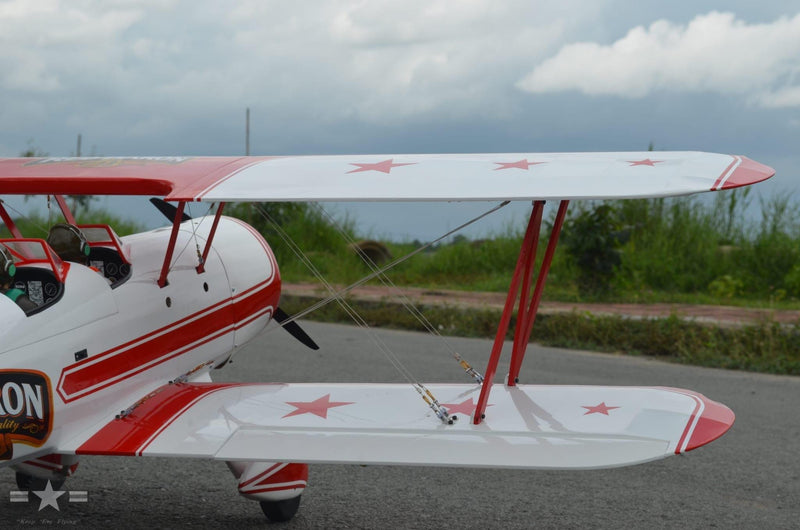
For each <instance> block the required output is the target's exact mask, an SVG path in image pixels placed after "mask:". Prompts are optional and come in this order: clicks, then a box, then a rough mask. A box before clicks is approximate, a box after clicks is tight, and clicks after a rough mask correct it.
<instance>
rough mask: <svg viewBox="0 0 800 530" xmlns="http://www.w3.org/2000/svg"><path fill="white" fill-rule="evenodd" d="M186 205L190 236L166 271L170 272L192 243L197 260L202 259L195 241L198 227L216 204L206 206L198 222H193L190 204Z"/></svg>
mask: <svg viewBox="0 0 800 530" xmlns="http://www.w3.org/2000/svg"><path fill="white" fill-rule="evenodd" d="M186 204H187V205H188V206H189V214H188V215H189V217H190V218H191V222H192V235H191V236H190V237H189V238H188V239H187V240H186V244H185V245H184V246H183V248H182V249H181V250H180V252H178V255H177V256H175V257H174V258H173V259H172V263H170V265H169V269H168V271H172V267H173V265H175V264H176V263H178V261H179V260H180V257H181V256H182V255H183V253H184V252H186V249H188V248H189V245H191V244H192V241H194V242H195V246H197V256H198V260H199V261H202V260H201V259H200V258H201V257H202V254H201V253H200V246H199V244H198V242H197V241H198V240H197V230H199V229H200V227H201V226H202V225H203V221H205V219H206V217H208V216H209V215H210V214H211V209H212V208H213V207H214V204H216V203H213V202H212V203H210V204H209V205H208V210H206V213H204V214H203V216H202V217H201V218H200V220H199V222H195V221H196V219H195V217H194V216H192V215H191V213H192V203H190V202H187V203H186Z"/></svg>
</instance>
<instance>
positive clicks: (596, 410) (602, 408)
mask: <svg viewBox="0 0 800 530" xmlns="http://www.w3.org/2000/svg"><path fill="white" fill-rule="evenodd" d="M582 407H583V408H585V409H586V411H587V412H586V413H585V414H584V416H586V415H588V414H605V415H606V416H608V411H609V410H614V409H618V408H619V407H609V406H608V405H606V402H605V401H603V402H602V403H600V404H599V405H595V406H593V407H588V406H586V405H582Z"/></svg>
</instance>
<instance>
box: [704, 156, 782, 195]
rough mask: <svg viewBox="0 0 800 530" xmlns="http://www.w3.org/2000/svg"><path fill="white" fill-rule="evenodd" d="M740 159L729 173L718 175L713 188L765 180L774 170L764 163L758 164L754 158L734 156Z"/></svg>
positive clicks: (725, 187) (724, 187)
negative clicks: (718, 177)
mask: <svg viewBox="0 0 800 530" xmlns="http://www.w3.org/2000/svg"><path fill="white" fill-rule="evenodd" d="M736 158H740V159H741V163H740V164H739V165H738V166H735V169H734V170H733V171H732V172H731V173H730V174H729V175H725V174H723V176H721V177H720V179H719V180H718V181H717V183H716V184H715V185H714V188H712V189H714V190H728V189H732V188H739V187H741V186H749V185H750V184H755V183H757V182H761V181H764V180H767V179H768V178H770V177H772V176H773V175H774V174H775V170H774V169H772V168H771V167H769V166H765V165H764V164H759V163H758V162H756V161H755V160H750V159H749V158H747V157H746V156H740V157H736Z"/></svg>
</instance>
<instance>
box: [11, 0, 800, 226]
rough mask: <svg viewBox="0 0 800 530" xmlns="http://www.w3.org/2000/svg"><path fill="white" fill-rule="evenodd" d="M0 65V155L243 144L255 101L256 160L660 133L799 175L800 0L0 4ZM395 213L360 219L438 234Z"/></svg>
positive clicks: (213, 151)
mask: <svg viewBox="0 0 800 530" xmlns="http://www.w3.org/2000/svg"><path fill="white" fill-rule="evenodd" d="M0 72H1V73H0V156H16V155H18V154H19V153H20V152H21V151H23V150H24V149H26V148H27V147H28V146H34V147H36V148H38V149H40V150H42V151H45V152H47V153H49V154H51V155H54V156H66V155H71V154H75V151H76V139H77V135H78V134H79V133H80V134H82V137H83V148H82V151H83V154H84V155H87V154H97V155H235V154H243V153H244V143H245V142H244V116H245V108H247V107H249V108H250V109H251V153H252V154H338V153H413V152H497V151H504V152H512V151H584V150H644V149H646V148H647V146H648V144H649V143H650V142H652V143H653V144H654V145H655V147H656V149H667V150H683V149H692V150H703V151H714V152H723V153H733V154H744V155H747V156H749V157H751V158H753V159H755V160H758V161H759V162H762V163H765V164H768V165H771V166H773V167H774V168H775V169H776V170H777V171H778V175H777V176H776V177H775V178H774V179H773V181H772V182H770V183H769V184H767V185H765V186H762V188H763V189H762V190H761V191H762V194H767V195H768V194H770V193H775V192H781V193H783V192H784V191H786V190H793V189H795V188H796V187H797V186H798V185H800V153H798V150H799V149H798V148H799V147H800V141H799V140H800V8H799V7H797V3H796V1H794V2H789V1H777V0H776V1H769V0H767V1H762V2H752V1H740V0H729V1H725V2H722V1H709V2H687V1H683V0H677V1H675V2H670V3H666V2H662V1H646V0H640V1H637V2H623V1H615V0H592V1H577V0H560V1H559V2H544V1H537V0H507V1H497V0H460V1H459V0H404V1H402V2H400V1H383V0H372V1H366V0H362V1H348V0H339V1H310V2H289V1H266V0H249V1H239V2H221V1H210V0H192V1H188V0H187V1H183V0H142V1H134V0H102V1H101V0H70V1H66V0H64V1H61V0H37V1H35V2H31V1H28V0H0ZM486 207H487V208H488V206H486ZM398 208H399V209H397V210H391V211H389V210H387V209H385V208H381V209H378V210H371V211H370V210H369V209H365V210H358V211H355V213H354V214H353V215H355V216H356V217H357V218H358V219H359V220H360V221H361V222H362V224H363V225H364V226H365V227H367V228H371V229H372V230H373V232H377V235H381V234H384V233H389V232H391V233H394V234H406V235H409V236H411V237H420V238H425V237H431V236H433V235H434V232H437V231H440V230H439V227H438V226H436V227H431V225H432V223H431V222H430V220H425V221H423V222H421V221H420V219H423V220H424V219H427V218H426V215H427V214H418V213H417V207H416V206H411V205H402V206H400V207H398ZM482 208H483V206H480V207H473V208H472V209H459V208H455V209H453V208H452V207H450V208H449V209H447V208H443V209H442V211H444V210H448V212H452V213H442V214H441V218H442V219H444V220H443V221H442V223H443V224H442V226H441V228H442V229H445V228H448V227H453V226H455V225H456V224H458V223H459V222H460V220H461V219H462V218H466V217H469V215H470V212H472V211H478V210H481V209H482ZM462 212H464V213H463V214H462ZM383 217H389V218H391V222H392V223H394V224H397V220H398V218H399V219H400V220H401V221H402V224H403V226H404V227H405V228H402V229H398V230H396V231H393V230H391V229H390V228H387V227H386V225H385V224H382V223H384V222H385V221H384V219H382V218H383ZM404 230H405V231H404ZM429 230H433V231H429Z"/></svg>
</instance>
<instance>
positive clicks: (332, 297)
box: [257, 201, 509, 424]
mask: <svg viewBox="0 0 800 530" xmlns="http://www.w3.org/2000/svg"><path fill="white" fill-rule="evenodd" d="M508 203H509V201H504V202H502V203H501V204H499V205H497V206H495V207H493V208H491V209H490V210H488V211H487V212H485V213H483V214H481V215H479V216H477V217H475V218H473V219H472V220H470V221H468V222H466V223H464V224H462V225H460V226H458V227H457V228H455V229H453V230H451V231H449V232H447V233H446V234H444V235H443V236H441V237H439V238H437V239H435V240H433V241H430V242H429V243H427V244H425V245H423V246H421V247H420V248H418V249H415V250H414V251H412V252H410V253H409V254H407V255H406V256H403V257H401V258H398V259H396V260H394V261H392V262H391V263H389V264H388V265H386V266H384V267H383V268H379V267H378V266H377V265H376V264H375V263H374V262H373V261H372V260H371V259H369V258H368V257H367V256H362V258H363V259H364V261H365V263H367V265H368V266H369V268H370V270H371V271H372V273H371V274H369V275H367V276H365V277H364V278H362V279H361V280H359V281H357V282H355V283H353V284H351V285H349V286H347V287H345V288H344V289H341V290H339V291H337V290H336V289H334V287H333V286H332V285H331V284H330V283H329V282H328V281H327V280H326V279H325V278H324V277H323V276H322V274H321V273H320V272H319V270H318V269H317V268H316V267H315V266H314V264H313V263H312V262H311V260H310V259H309V258H308V257H307V256H306V255H305V253H304V252H303V251H302V250H301V249H300V248H299V247H298V245H297V244H296V243H295V242H294V241H293V240H292V239H291V237H290V236H289V235H288V234H287V233H286V232H285V231H284V230H283V229H282V228H281V227H280V226H279V225H278V223H276V222H275V221H274V219H272V217H271V216H270V215H269V212H267V211H266V210H264V208H263V207H262V206H261V205H259V207H258V208H257V210H258V212H259V213H260V214H261V215H262V216H263V217H264V218H265V219H266V220H267V221H268V222H269V223H270V224H271V225H272V226H273V228H274V229H275V231H276V233H277V234H278V236H279V237H280V238H281V239H282V240H283V242H284V243H285V244H286V245H287V246H288V247H289V248H290V249H291V251H292V252H293V253H294V254H295V256H297V258H298V259H299V260H300V261H301V262H302V263H303V264H304V265H305V266H306V267H308V269H309V270H310V271H311V272H312V274H314V276H315V277H316V278H317V279H318V280H319V281H320V283H322V285H323V286H324V287H325V288H326V289H327V291H328V293H329V296H328V298H326V299H324V300H321V301H320V302H318V303H316V304H314V305H313V306H311V307H310V308H307V309H306V310H304V311H302V312H300V313H297V314H295V315H293V316H292V317H290V318H288V319H286V320H285V321H283V322H282V323H281V326H285V325H286V324H288V323H289V322H292V321H294V320H297V319H298V318H301V317H302V316H304V315H307V314H308V313H310V312H311V311H314V310H316V309H318V308H320V307H322V306H324V305H326V304H328V303H330V302H332V301H335V302H336V303H337V304H339V306H340V307H341V308H342V309H343V310H344V311H345V313H347V315H348V316H349V317H350V318H351V319H353V321H354V322H355V323H356V324H357V325H358V326H359V327H361V328H362V329H364V330H366V332H367V333H368V334H369V335H370V338H371V339H372V341H373V342H374V343H375V345H376V347H377V348H378V350H379V351H381V352H382V353H383V354H384V356H385V357H386V358H387V359H388V360H389V362H390V363H391V364H392V366H394V367H395V369H397V370H398V373H400V374H401V375H402V376H403V377H404V378H405V379H406V380H407V381H408V382H409V383H410V384H411V385H412V386H413V388H414V389H415V390H416V391H417V392H418V393H419V395H420V396H421V397H422V399H423V400H424V401H425V403H427V404H428V406H429V407H430V408H431V409H432V410H433V411H434V413H435V414H436V416H437V417H438V418H439V419H440V420H441V421H442V422H444V423H448V424H452V423H453V420H455V419H456V418H455V417H451V416H450V414H449V413H448V412H447V409H446V408H445V407H443V406H442V405H441V404H440V403H439V401H438V400H437V399H436V398H435V397H434V395H433V394H432V393H431V391H430V390H428V389H427V388H426V387H425V386H424V385H423V384H422V383H420V382H419V381H417V380H416V379H415V377H414V376H413V374H412V373H411V372H410V371H409V370H408V369H407V368H406V367H405V366H404V365H403V363H402V362H401V361H400V359H399V358H398V357H397V355H396V354H395V353H394V352H392V351H391V349H390V348H389V347H388V346H387V345H386V344H385V343H384V342H383V341H382V340H381V338H380V337H379V336H378V335H377V334H376V333H375V332H374V331H373V330H372V329H371V328H370V326H369V325H368V324H367V322H366V321H365V320H364V318H363V317H361V315H360V314H358V312H357V311H356V310H355V308H353V307H352V305H350V303H349V302H347V300H345V299H344V295H345V294H346V293H347V292H349V291H350V290H352V289H353V288H355V287H357V286H359V285H362V284H364V283H366V282H367V281H369V280H370V279H372V278H375V277H378V278H380V280H381V282H382V283H383V284H384V285H386V286H387V287H390V288H391V289H392V291H393V292H394V293H395V294H396V295H398V297H399V298H400V300H401V303H402V304H403V306H404V307H406V309H407V310H408V311H410V312H411V314H412V315H414V317H415V318H416V319H417V320H418V321H419V322H420V323H421V324H422V325H423V327H425V328H426V329H427V330H428V331H430V332H431V333H433V334H435V335H436V336H438V337H439V338H440V339H441V340H443V341H444V343H445V345H446V346H447V347H448V348H449V349H450V351H451V353H452V355H453V357H454V358H455V359H456V361H458V363H459V365H460V366H461V367H462V368H463V369H464V370H465V371H466V373H467V374H468V375H470V376H472V377H473V378H474V379H475V380H476V381H477V382H478V383H479V384H480V383H481V382H483V376H482V375H481V374H479V373H478V372H477V371H476V370H475V369H473V368H472V366H470V365H469V363H467V361H466V360H464V359H463V358H462V357H461V356H460V355H459V354H458V352H456V351H455V348H453V347H452V345H451V344H450V343H449V342H448V341H447V340H446V339H445V338H444V337H443V336H442V335H441V333H439V331H438V330H437V329H436V327H435V326H433V324H431V322H430V321H429V320H428V319H427V317H425V315H424V314H423V313H422V312H421V311H420V310H419V309H418V308H417V307H416V306H414V304H413V303H412V302H411V301H410V300H409V299H408V297H406V296H405V294H403V293H402V292H401V291H400V290H399V289H398V288H397V286H396V285H394V283H393V282H392V281H391V280H390V279H389V278H388V277H386V276H385V274H384V273H385V272H386V271H387V270H389V269H391V268H392V267H395V266H397V265H399V264H400V263H403V262H404V261H406V260H407V259H410V258H411V257H412V256H414V255H416V254H418V253H419V252H422V251H424V250H425V249H427V248H429V247H431V246H432V245H434V244H436V243H437V242H439V241H441V240H443V239H445V238H446V237H449V236H450V235H451V234H453V233H455V232H457V231H459V230H461V229H463V228H465V227H467V226H469V225H471V224H472V223H474V222H476V221H478V220H480V219H482V218H484V217H486V216H487V215H489V214H491V213H493V212H495V211H497V210H499V209H500V208H502V207H504V206H506V205H507V204H508ZM315 207H316V208H319V210H321V211H322V213H323V214H324V215H325V216H326V217H327V218H328V219H329V220H330V221H331V223H332V224H333V226H334V227H336V229H337V230H338V231H339V233H340V234H341V235H342V237H343V238H344V239H345V241H347V242H348V243H349V244H352V243H353V240H352V238H351V237H350V236H349V235H348V234H347V233H346V232H345V231H344V230H343V229H342V228H341V226H340V225H339V224H338V223H337V222H336V220H335V219H333V218H331V216H330V215H328V213H327V212H325V210H324V209H322V208H321V207H320V206H318V205H315Z"/></svg>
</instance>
